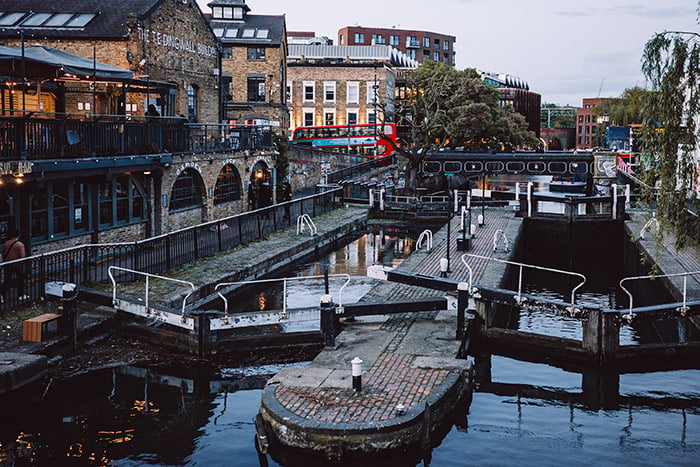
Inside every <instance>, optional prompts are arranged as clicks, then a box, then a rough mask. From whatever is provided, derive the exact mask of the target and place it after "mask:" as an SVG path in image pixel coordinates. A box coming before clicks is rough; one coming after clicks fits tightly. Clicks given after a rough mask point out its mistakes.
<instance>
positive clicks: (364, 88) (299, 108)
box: [288, 64, 395, 129]
mask: <svg viewBox="0 0 700 467" xmlns="http://www.w3.org/2000/svg"><path fill="white" fill-rule="evenodd" d="M375 73H376V79H377V85H378V86H379V88H378V89H377V95H378V102H382V103H383V102H386V99H387V84H388V85H389V87H390V88H391V89H393V87H394V82H395V75H394V73H393V72H392V71H391V70H390V69H388V68H385V67H384V66H378V67H377V68H376V69H375V68H374V67H372V66H367V67H358V66H357V65H348V66H347V67H344V66H339V65H333V66H323V65H318V66H313V65H309V64H294V65H290V66H289V67H288V74H289V78H288V80H289V81H291V82H292V101H291V103H290V106H291V108H292V115H291V128H292V129H294V128H296V127H298V126H303V125H304V114H303V112H304V109H308V108H313V109H314V111H315V121H316V124H317V125H323V124H324V123H323V112H324V109H335V120H336V124H337V125H344V124H345V123H346V112H347V111H348V110H355V111H357V113H358V123H367V111H368V110H369V111H373V110H374V105H373V104H371V103H369V104H368V102H367V101H368V99H367V93H368V92H369V93H373V92H374V91H373V90H372V89H371V84H373V83H374V80H375ZM305 81H307V82H308V81H313V82H314V83H315V86H314V97H315V101H314V102H313V103H311V102H305V101H304V82H305ZM324 81H334V82H335V103H324V102H323V98H324V96H323V94H324V92H323V91H324V90H323V83H324ZM348 81H357V82H358V83H359V99H358V100H359V102H358V103H357V104H348V103H347V83H348ZM368 83H371V84H368ZM388 97H389V98H390V99H391V100H393V97H394V96H393V95H389V96H388ZM377 114H378V115H379V117H378V120H381V109H380V108H379V107H377Z"/></svg>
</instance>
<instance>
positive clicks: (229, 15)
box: [221, 7, 233, 19]
mask: <svg viewBox="0 0 700 467" xmlns="http://www.w3.org/2000/svg"><path fill="white" fill-rule="evenodd" d="M221 10H222V12H223V19H233V8H231V7H223V8H222V9H221Z"/></svg>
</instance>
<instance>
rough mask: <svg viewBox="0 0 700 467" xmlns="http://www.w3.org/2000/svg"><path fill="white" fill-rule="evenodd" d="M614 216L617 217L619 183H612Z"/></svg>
mask: <svg viewBox="0 0 700 467" xmlns="http://www.w3.org/2000/svg"><path fill="white" fill-rule="evenodd" d="M612 218H613V220H615V219H617V183H613V185H612Z"/></svg>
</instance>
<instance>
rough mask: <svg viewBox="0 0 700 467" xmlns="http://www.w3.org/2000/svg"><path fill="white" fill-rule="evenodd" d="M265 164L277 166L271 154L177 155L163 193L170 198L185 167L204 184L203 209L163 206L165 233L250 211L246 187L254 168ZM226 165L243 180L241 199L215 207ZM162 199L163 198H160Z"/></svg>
mask: <svg viewBox="0 0 700 467" xmlns="http://www.w3.org/2000/svg"><path fill="white" fill-rule="evenodd" d="M257 162H262V163H264V164H265V165H266V166H267V167H268V168H269V169H271V168H272V167H274V163H275V162H274V159H273V157H272V156H271V155H270V154H269V153H268V154H264V153H263V154H261V153H253V154H249V155H246V153H243V152H237V153H211V154H174V155H173V159H172V162H171V164H170V167H169V168H167V169H165V171H164V172H163V177H162V179H161V183H162V185H161V186H162V193H163V194H164V195H167V200H168V201H169V200H170V197H171V191H172V187H173V184H174V183H175V180H176V179H177V177H178V175H180V174H182V173H183V172H184V171H185V170H189V171H190V172H191V173H192V172H193V173H195V174H196V176H197V177H198V179H199V181H200V183H201V186H202V187H203V190H202V191H203V206H202V208H196V209H187V210H182V211H174V212H169V210H168V207H167V206H164V207H162V212H163V216H162V219H161V220H160V222H161V231H162V232H163V233H167V232H171V231H173V230H177V229H182V228H185V227H190V226H192V225H195V224H199V223H201V222H208V221H211V220H214V219H220V218H223V217H228V216H233V215H235V214H240V213H241V212H244V211H246V210H247V206H248V204H247V203H248V198H247V188H248V182H249V181H250V179H251V174H252V167H253V166H254V165H255V164H256V163H257ZM227 164H230V165H233V166H234V167H235V168H236V171H237V172H238V175H239V176H240V180H241V199H240V200H239V201H231V202H228V203H223V204H219V205H217V206H214V199H213V194H214V189H215V187H216V181H217V178H218V176H219V173H220V172H221V170H222V169H223V167H224V166H225V165H227ZM158 201H160V200H158Z"/></svg>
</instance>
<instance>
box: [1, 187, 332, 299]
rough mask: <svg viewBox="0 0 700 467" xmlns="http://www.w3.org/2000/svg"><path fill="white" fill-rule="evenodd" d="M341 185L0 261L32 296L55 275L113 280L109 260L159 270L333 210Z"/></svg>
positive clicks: (9, 295) (11, 294)
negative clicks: (127, 236) (134, 236)
mask: <svg viewBox="0 0 700 467" xmlns="http://www.w3.org/2000/svg"><path fill="white" fill-rule="evenodd" d="M340 191H341V189H340V188H336V189H334V190H329V191H326V192H324V193H320V194H316V195H312V196H307V197H304V198H299V199H295V200H292V201H287V202H285V203H280V204H276V205H273V206H268V207H266V208H261V209H257V210H255V211H249V212H245V213H242V214H238V215H235V216H231V217H227V218H223V219H217V220H215V221H211V222H206V223H203V224H199V225H196V226H193V227H188V228H186V229H181V230H177V231H174V232H170V233H167V234H163V235H159V236H157V237H151V238H148V239H145V240H140V241H137V242H128V243H107V244H97V245H80V246H75V247H72V248H67V249H63V250H58V251H53V252H49V253H43V254H40V255H34V256H30V257H27V258H23V259H21V260H15V261H12V262H7V263H1V264H0V273H2V274H4V276H5V277H9V276H8V269H9V268H15V270H21V271H22V272H23V274H22V276H23V278H24V282H25V294H27V295H28V296H29V301H32V300H37V299H40V298H43V297H44V293H45V292H44V284H45V283H46V282H50V281H60V282H70V283H74V284H83V283H106V282H107V281H109V280H110V279H109V274H108V271H109V267H110V266H117V267H120V268H127V269H131V270H135V271H142V272H145V273H149V274H159V273H162V272H164V271H167V270H169V269H171V268H173V267H176V266H180V265H183V264H185V263H188V262H191V261H195V260H197V259H199V258H202V257H206V256H211V255H214V254H216V253H218V252H221V251H225V250H229V249H231V248H235V247H237V246H239V245H242V244H246V243H250V242H253V241H256V240H259V239H261V238H263V237H265V236H266V235H268V234H270V233H272V232H274V231H276V230H278V229H282V228H286V227H291V226H292V225H293V224H292V222H293V221H292V220H291V219H294V218H295V217H297V216H300V215H301V214H302V213H307V214H309V215H310V216H318V215H321V214H324V213H327V212H330V211H332V210H334V209H335V208H336V207H337V205H336V200H337V198H338V194H339V192H340ZM287 211H288V212H289V215H287ZM224 226H226V227H225V228H224ZM18 295H19V292H18V291H14V288H13V287H10V288H9V290H6V292H5V299H4V303H0V310H8V309H12V308H13V307H14V306H16V305H17V304H19V303H20V301H21V300H20V297H19V296H18Z"/></svg>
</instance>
